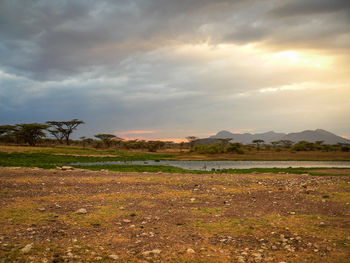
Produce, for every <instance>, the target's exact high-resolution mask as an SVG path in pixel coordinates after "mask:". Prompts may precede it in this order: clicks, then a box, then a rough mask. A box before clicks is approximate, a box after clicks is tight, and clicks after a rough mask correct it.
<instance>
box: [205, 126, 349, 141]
mask: <svg viewBox="0 0 350 263" xmlns="http://www.w3.org/2000/svg"><path fill="white" fill-rule="evenodd" d="M209 138H211V139H225V138H232V140H233V142H239V143H243V144H248V143H251V142H252V141H253V140H257V139H261V140H264V141H265V143H271V142H273V141H279V140H290V141H292V142H299V141H307V142H316V141H323V143H324V144H337V143H349V144H350V140H348V139H345V138H343V137H340V136H338V135H335V134H334V133H331V132H329V131H326V130H322V129H317V130H305V131H302V132H294V133H288V134H286V133H277V132H274V131H269V132H265V133H256V134H251V133H243V134H241V133H231V132H229V131H220V132H218V133H217V134H216V135H214V136H210V137H209Z"/></svg>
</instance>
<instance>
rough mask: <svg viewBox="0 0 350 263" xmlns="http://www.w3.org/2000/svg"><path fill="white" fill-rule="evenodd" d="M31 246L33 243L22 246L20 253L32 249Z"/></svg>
mask: <svg viewBox="0 0 350 263" xmlns="http://www.w3.org/2000/svg"><path fill="white" fill-rule="evenodd" d="M32 248H33V243H31V244H28V245H26V246H25V247H24V248H22V249H21V252H22V253H28V252H29V251H31V250H32Z"/></svg>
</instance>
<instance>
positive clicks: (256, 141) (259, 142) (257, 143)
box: [252, 139, 265, 150]
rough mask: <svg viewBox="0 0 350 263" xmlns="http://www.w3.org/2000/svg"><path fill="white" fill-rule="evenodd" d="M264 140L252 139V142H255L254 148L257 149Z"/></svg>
mask: <svg viewBox="0 0 350 263" xmlns="http://www.w3.org/2000/svg"><path fill="white" fill-rule="evenodd" d="M264 142H265V141H264V140H261V139H256V140H253V141H252V143H255V144H256V148H257V149H258V150H259V149H260V145H261V144H263V143H264Z"/></svg>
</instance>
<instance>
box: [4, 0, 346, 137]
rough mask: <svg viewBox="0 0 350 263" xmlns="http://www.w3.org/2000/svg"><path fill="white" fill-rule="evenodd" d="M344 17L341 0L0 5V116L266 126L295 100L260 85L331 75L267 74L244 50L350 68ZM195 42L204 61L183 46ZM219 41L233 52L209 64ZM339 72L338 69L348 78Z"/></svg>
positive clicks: (8, 1) (28, 0)
mask: <svg viewBox="0 0 350 263" xmlns="http://www.w3.org/2000/svg"><path fill="white" fill-rule="evenodd" d="M349 10H350V1H345V0H344V1H341V0H308V1H301V0H286V1H279V0H235V1H234V0H217V1H213V0H169V1H165V0H140V1H125V0H119V1H117V0H116V1H113V0H110V1H109V0H101V1H95V0H76V1H68V0H66V1H65V0H57V1H51V0H0V107H1V109H2V110H1V111H0V121H1V122H24V121H46V120H49V119H62V120H63V119H71V118H75V117H76V118H81V119H84V120H85V121H86V122H87V123H91V126H90V128H89V129H91V131H90V132H93V131H92V130H94V129H95V130H96V132H97V131H101V132H102V131H103V130H99V129H101V127H103V128H105V129H109V130H110V131H111V132H112V131H114V130H117V128H116V127H125V129H137V128H139V127H144V128H150V129H151V128H152V129H153V128H159V129H162V127H169V129H171V127H174V123H182V124H183V125H188V127H192V128H193V127H198V128H200V129H206V127H208V126H211V127H221V128H228V127H223V126H220V125H223V123H224V124H225V125H228V122H229V121H232V122H234V121H237V122H239V123H241V124H242V123H243V124H244V125H247V126H248V125H249V124H248V122H249V120H251V121H254V122H255V123H260V122H261V123H260V124H259V125H262V122H263V120H262V119H261V118H260V119H259V116H258V115H259V114H258V113H259V112H262V111H263V112H266V115H270V116H271V115H274V114H276V113H274V112H283V110H279V107H281V108H283V105H281V104H280V102H278V101H277V99H281V100H286V99H287V98H288V96H287V95H285V96H283V95H279V96H277V95H275V96H276V98H274V96H273V95H272V94H270V96H269V94H268V93H266V94H260V93H259V90H261V89H269V88H270V89H271V88H272V90H273V89H278V88H279V87H282V86H285V85H289V84H295V83H297V84H298V83H302V85H303V83H305V82H306V83H308V82H312V81H314V80H317V81H319V82H324V83H327V84H329V83H330V82H332V79H330V80H328V79H327V78H328V75H327V74H324V72H322V71H317V70H314V69H310V68H307V69H306V70H305V69H303V68H302V69H299V68H295V67H292V66H288V65H287V66H285V67H279V66H278V65H277V66H273V67H272V66H271V67H269V66H266V67H265V64H268V62H267V61H265V60H262V59H259V58H258V55H255V53H254V52H251V53H249V52H247V53H244V52H243V51H242V52H241V51H240V50H239V47H241V46H244V45H246V44H249V43H252V44H254V45H256V46H257V47H258V49H259V48H260V49H264V50H274V51H276V52H279V51H285V50H290V49H291V50H298V49H300V50H303V49H310V50H319V52H320V53H321V54H323V53H325V54H337V55H339V56H340V57H342V58H343V60H344V62H343V64H342V65H348V64H347V63H348V62H347V61H348V56H349V55H348V54H347V53H348V49H349V48H350V33H349V32H350V20H349ZM196 44H198V45H199V48H198V49H199V50H201V48H202V49H203V51H201V52H200V51H198V54H197V53H196V52H197V51H196V48H194V50H192V51H184V52H182V51H181V52H182V53H181V52H180V51H179V48H181V47H182V46H185V47H186V45H189V46H193V45H196ZM201 44H207V45H208V46H207V47H201V46H200V45H201ZM219 44H233V46H234V47H233V48H232V50H230V52H228V51H227V50H226V51H225V52H227V54H221V53H220V52H219V51H217V52H216V53H215V52H212V53H213V54H214V55H215V56H218V57H215V58H212V57H210V55H208V57H206V54H205V53H210V52H211V49H210V48H211V47H216V46H217V45H219ZM185 50H186V48H185ZM191 52H192V53H195V54H196V55H192V53H191ZM213 54H212V55H211V56H214V55H213ZM228 57H229V58H228ZM226 59H227V60H226ZM286 64H288V63H286ZM343 68H344V69H342V70H340V69H339V68H338V69H337V70H336V71H337V72H336V73H334V74H333V73H332V74H333V75H334V76H337V77H338V79H339V76H340V74H342V76H343V75H344V76H346V75H349V74H347V73H348V69H347V68H346V66H344V67H343ZM306 75H307V76H306ZM333 75H332V76H333ZM344 79H345V80H346V78H345V77H344ZM344 83H345V81H344ZM314 85H316V84H314ZM329 85H331V84H329ZM311 93H312V92H311ZM311 93H310V94H311ZM321 93H322V92H321ZM324 93H325V92H323V93H322V94H324ZM288 94H289V93H288ZM300 97H302V96H300V95H298V96H296V97H295V101H294V102H293V103H294V104H295V103H296V101H297V99H300ZM315 97H316V98H319V101H321V102H322V103H323V102H326V101H327V100H326V99H325V97H320V96H315ZM271 98H272V99H271ZM289 98H292V96H289ZM344 98H345V96H340V95H339V96H338V97H334V99H333V102H336V101H339V100H340V101H344V100H345V99H344ZM271 100H276V101H274V103H272V102H271ZM293 103H290V104H288V107H287V106H286V108H288V110H290V108H293ZM340 104H341V105H345V104H346V103H345V102H344V103H339V105H340ZM286 105H287V104H286ZM264 106H268V107H267V109H263V107H264ZM270 106H271V107H270ZM343 107H345V106H343ZM159 109H162V110H159ZM301 109H305V107H304V105H301ZM291 112H292V113H284V114H285V115H288V114H291V115H292V114H293V113H294V111H291ZM324 115H325V116H326V114H324ZM288 116H289V115H288ZM295 116H299V113H297V114H296V115H295ZM271 118H272V117H271ZM272 119H274V120H275V123H278V122H279V120H280V119H279V117H278V116H277V115H276V118H272ZM209 122H210V123H211V124H210V125H209V124H208V123H209ZM220 123H221V124H220ZM305 123H307V121H305ZM260 127H262V126H260ZM95 130H94V131H95Z"/></svg>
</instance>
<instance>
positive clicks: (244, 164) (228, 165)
mask: <svg viewBox="0 0 350 263" xmlns="http://www.w3.org/2000/svg"><path fill="white" fill-rule="evenodd" d="M109 164H117V165H164V166H174V167H180V168H183V169H187V170H202V171H210V170H212V169H215V170H217V169H250V168H289V167H291V168H319V167H320V168H350V161H185V160H181V161H173V160H160V161H126V162H124V161H110V162H94V163H71V164H70V165H109Z"/></svg>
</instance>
